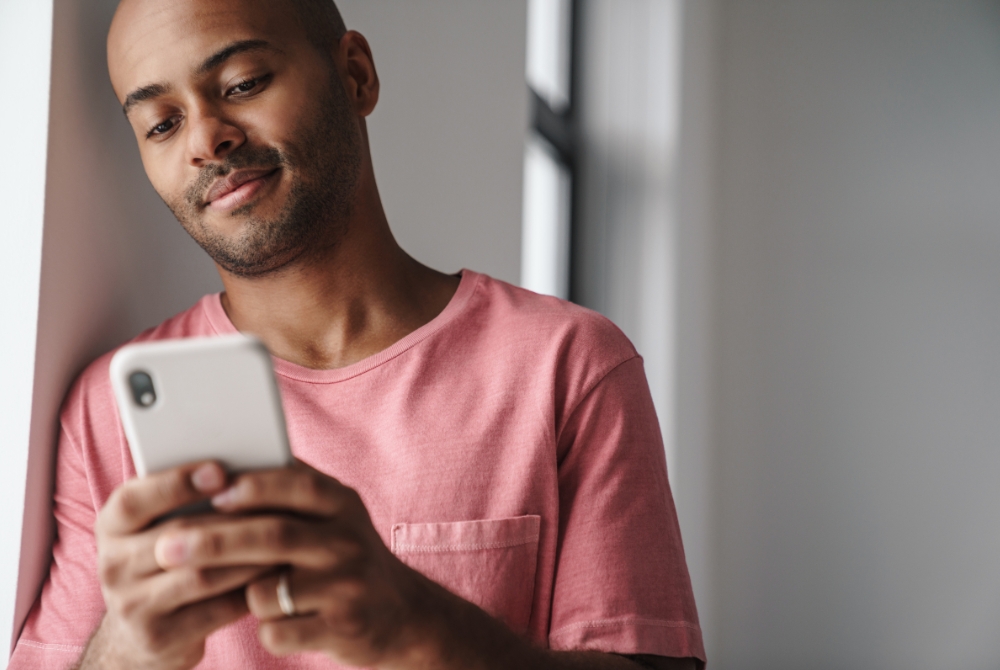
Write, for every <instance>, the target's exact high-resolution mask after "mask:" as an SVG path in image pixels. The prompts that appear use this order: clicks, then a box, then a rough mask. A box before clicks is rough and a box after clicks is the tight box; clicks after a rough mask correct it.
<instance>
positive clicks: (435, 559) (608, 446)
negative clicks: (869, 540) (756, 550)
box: [10, 0, 704, 670]
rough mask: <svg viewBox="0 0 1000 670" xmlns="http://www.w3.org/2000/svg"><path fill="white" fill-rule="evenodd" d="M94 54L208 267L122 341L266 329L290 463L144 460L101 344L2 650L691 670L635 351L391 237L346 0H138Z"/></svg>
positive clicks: (363, 70) (555, 308)
mask: <svg viewBox="0 0 1000 670" xmlns="http://www.w3.org/2000/svg"><path fill="white" fill-rule="evenodd" d="M108 64H109V70H110V74H111V80H112V83H113V86H114V89H115V91H116V93H117V95H118V98H119V100H120V102H121V103H122V105H123V107H124V111H125V114H126V116H127V118H128V121H129V123H130V124H131V126H132V128H133V130H134V131H135V135H136V139H137V141H138V144H139V150H140V154H141V156H142V160H143V164H144V166H145V169H146V172H147V175H148V176H149V179H150V181H151V182H152V184H153V186H154V187H155V188H156V189H157V191H158V192H159V193H160V195H161V196H162V197H163V199H164V201H165V202H166V203H167V204H168V205H169V206H170V207H171V209H172V210H173V212H174V213H175V214H176V216H177V218H178V220H179V221H180V222H181V224H182V225H183V226H184V227H185V229H186V230H187V231H188V232H189V233H190V234H191V236H192V237H193V238H194V239H195V240H196V241H197V242H198V243H199V244H200V245H201V246H202V247H203V248H204V249H205V250H206V251H207V252H208V253H209V254H210V255H211V257H212V258H213V260H214V261H215V263H216V265H217V267H218V269H219V273H220V275H221V277H222V280H223V283H224V286H225V292H224V293H223V294H221V295H213V296H206V297H205V298H204V299H202V300H201V301H200V302H199V303H198V304H197V305H195V307H193V308H192V309H190V310H188V311H187V312H184V313H183V314H180V315H178V316H176V317H174V318H172V319H170V320H168V321H167V322H165V323H164V324H162V325H160V326H159V327H157V328H155V329H153V330H151V331H148V332H146V333H144V334H143V335H141V336H140V337H139V338H138V339H140V340H154V339H164V338H172V337H190V336H210V335H218V334H225V333H233V332H236V331H242V332H247V333H253V334H255V335H256V336H258V337H260V338H261V339H262V340H263V341H264V342H265V343H266V344H267V346H268V348H269V349H270V350H271V352H272V354H273V355H274V361H275V371H276V374H277V377H278V380H279V385H280V386H281V390H282V396H283V399H284V405H285V411H286V414H287V419H288V429H289V438H290V441H291V444H292V448H293V451H294V453H295V455H296V457H297V459H298V462H297V463H296V465H294V466H293V467H290V468H286V469H280V470H274V471H266V472H257V473H250V474H244V475H241V476H238V477H235V478H228V477H227V475H226V473H225V472H224V471H223V470H222V469H221V468H220V467H219V465H217V464H215V463H194V464H191V465H189V466H185V467H181V468H178V469H175V470H171V471H168V472H162V473H158V474H154V475H151V476H149V477H146V478H143V479H141V480H140V479H135V478H134V474H135V470H134V468H133V465H132V462H131V459H130V457H129V455H128V446H127V444H126V443H125V439H124V436H123V434H122V431H121V427H120V424H119V422H118V417H117V412H116V410H115V406H114V402H113V399H112V394H111V391H110V383H109V380H108V361H109V357H108V356H105V357H102V358H101V359H99V360H98V361H96V362H95V363H94V364H92V365H91V366H90V367H89V368H88V369H87V370H86V371H85V372H84V374H83V375H81V378H80V379H79V380H78V382H77V383H76V385H75V386H74V388H73V390H72V391H71V392H70V395H69V397H68V399H67V402H66V404H65V407H64V410H63V413H62V436H61V439H60V447H59V457H58V471H57V483H56V494H55V514H56V520H57V525H58V540H57V542H56V545H55V547H54V549H53V564H52V568H51V571H50V575H49V579H48V581H47V583H46V585H45V587H44V590H43V593H42V595H41V596H40V598H39V601H38V602H37V603H36V605H35V607H34V608H33V610H32V612H31V614H30V616H29V620H28V622H27V624H26V626H25V629H24V631H23V633H22V635H21V638H20V640H19V642H18V644H17V647H16V649H15V652H14V655H13V658H12V661H11V666H10V667H12V668H58V667H70V666H73V667H79V668H104V669H114V668H149V669H159V668H171V669H173V668H191V667H195V666H197V667H199V668H239V667H254V668H307V669H311V668H336V667H344V666H351V667H361V666H363V667H377V668H398V669H401V670H402V669H414V670H416V669H422V668H442V669H451V668H484V669H486V668H557V669H558V668H567V669H571V668H580V669H588V668H592V669H595V670H598V669H605V668H606V669H609V670H613V669H621V670H628V669H629V668H639V667H652V668H671V669H679V668H695V667H699V666H700V665H701V664H702V663H703V661H704V652H703V649H702V643H701V635H700V631H699V628H698V622H697V614H696V612H695V607H694V601H693V598H692V596H691V590H690V583H689V579H688V576H687V569H686V567H685V564H684V556H683V549H682V547H681V543H680V536H679V530H678V527H677V522H676V517H675V513H674V509H673V503H672V501H671V497H670V491H669V487H668V484H667V479H666V470H665V463H664V458H663V448H662V444H661V442H660V438H659V430H658V428H657V425H656V419H655V414H654V411H653V407H652V403H651V401H650V398H649V393H648V390H647V388H646V384H645V379H644V376H643V373H642V366H641V360H640V359H639V358H638V356H637V355H636V353H635V351H634V349H633V348H632V346H631V345H630V344H629V343H628V341H627V340H626V339H625V338H624V336H622V335H621V333H620V332H618V331H617V330H616V329H615V328H614V327H613V326H612V325H611V324H610V323H609V322H607V321H606V320H604V319H603V318H601V317H599V316H597V315H596V314H593V313H591V312H588V311H586V310H583V309H581V308H578V307H575V306H573V305H570V304H568V303H564V302H561V301H558V300H555V299H552V298H545V297H541V296H537V295H534V294H531V293H529V292H527V291H523V290H520V289H517V288H515V287H512V286H509V285H507V284H504V283H502V282H498V281H495V280H492V279H490V278H488V277H485V276H483V275H479V274H476V273H474V272H470V271H464V272H463V273H461V275H460V276H449V275H444V274H441V273H438V272H435V271H433V270H431V269H429V268H426V267H424V266H422V265H420V264H419V263H417V262H416V261H415V260H413V259H412V258H410V257H409V256H407V255H406V254H405V253H404V252H403V251H402V250H401V249H400V248H399V246H398V245H397V244H396V243H395V241H394V239H393V237H392V235H391V233H390V231H389V227H388V224H387V222H386V219H385V215H384V213H383V210H382V207H381V204H380V200H379V195H378V190H377V188H376V185H375V179H374V173H373V169H372V164H371V157H370V154H369V149H368V138H367V130H366V126H365V117H367V115H368V114H370V113H371V112H372V110H373V109H374V107H375V105H376V102H377V100H378V94H379V83H378V77H377V75H376V72H375V67H374V63H373V60H372V56H371V52H370V50H369V47H368V44H367V43H366V41H365V39H364V38H363V37H362V36H361V35H359V34H358V33H356V32H347V31H346V30H345V28H344V26H343V22H342V20H341V18H340V15H339V13H337V11H336V8H335V7H334V6H333V4H332V3H331V2H329V0H285V1H282V2H279V1H277V0H213V1H211V2H208V1H206V0H172V1H171V2H169V3H159V2H153V1H152V0H124V1H123V2H122V3H121V5H120V6H119V8H118V12H117V13H116V16H115V19H114V21H113V23H112V26H111V30H110V32H109V36H108ZM206 498H208V499H211V501H212V504H213V506H214V508H215V513H212V514H207V515H203V516H199V517H196V518H186V519H172V520H170V521H166V522H159V523H157V522H156V521H157V519H159V518H160V517H162V516H163V515H164V514H165V513H167V512H170V511H171V510H173V509H176V508H178V507H181V506H183V505H186V504H189V503H192V502H195V501H197V500H202V499H206Z"/></svg>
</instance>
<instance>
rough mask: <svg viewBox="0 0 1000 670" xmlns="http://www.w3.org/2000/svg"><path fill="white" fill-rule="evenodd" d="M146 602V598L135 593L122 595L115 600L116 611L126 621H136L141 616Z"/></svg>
mask: <svg viewBox="0 0 1000 670" xmlns="http://www.w3.org/2000/svg"><path fill="white" fill-rule="evenodd" d="M145 603H146V599H145V598H140V597H138V596H136V595H135V594H129V595H125V596H121V597H119V598H118V599H117V600H116V602H115V611H116V612H117V613H118V616H119V617H120V618H121V619H123V620H124V621H136V620H138V619H139V618H140V614H141V613H142V611H143V607H144V605H145Z"/></svg>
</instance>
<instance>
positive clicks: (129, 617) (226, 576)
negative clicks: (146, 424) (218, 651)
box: [80, 463, 265, 670]
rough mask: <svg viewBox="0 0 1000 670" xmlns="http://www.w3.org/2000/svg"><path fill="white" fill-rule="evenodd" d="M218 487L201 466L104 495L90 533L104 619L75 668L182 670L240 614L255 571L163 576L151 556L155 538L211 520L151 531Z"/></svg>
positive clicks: (218, 477) (189, 570)
mask: <svg viewBox="0 0 1000 670" xmlns="http://www.w3.org/2000/svg"><path fill="white" fill-rule="evenodd" d="M225 486H226V475H225V472H224V471H223V469H222V468H221V467H220V466H219V465H218V464H215V463H203V464H194V465H190V466H184V467H181V468H176V469H174V470H169V471H165V472H161V473H157V474H153V475H150V476H148V477H143V478H141V479H133V480H130V481H128V482H125V483H124V484H122V485H121V486H120V487H118V488H117V489H116V490H115V491H114V493H112V494H111V497H110V498H108V501H107V503H106V504H105V505H104V507H103V509H102V510H101V512H100V514H99V515H98V518H97V525H96V528H95V534H96V537H97V554H98V574H99V578H100V582H101V590H102V592H103V594H104V602H105V604H106V606H107V613H106V615H105V617H104V620H103V621H102V623H101V626H100V628H99V629H98V631H97V633H96V634H95V635H94V637H93V639H92V640H91V643H90V644H89V645H88V647H87V650H86V651H85V652H84V656H83V659H82V660H81V664H80V667H81V668H88V667H95V668H96V667H100V668H103V669H109V670H110V669H111V668H147V669H150V670H159V669H164V670H167V669H170V670H173V669H175V668H177V669H181V668H190V667H192V666H194V665H196V664H197V663H198V662H199V661H200V660H201V658H202V656H203V654H204V647H205V638H206V637H207V636H208V635H209V634H210V633H211V632H212V631H214V630H216V629H217V628H220V627H221V626H224V625H226V624H228V623H230V622H232V621H235V620H236V619H239V618H240V617H242V616H244V615H245V614H246V613H247V607H246V600H245V598H244V595H243V587H244V585H245V584H247V583H248V582H250V581H252V580H254V579H257V578H259V577H260V576H261V575H262V574H263V573H264V572H265V570H264V569H262V568H261V567H259V566H251V567H247V566H245V565H244V566H227V567H224V568H209V569H201V568H198V567H184V568H179V569H173V570H168V571H164V570H163V569H162V568H161V567H160V565H159V564H158V563H157V560H156V557H155V555H154V547H155V546H156V543H157V539H158V538H159V537H160V536H161V535H163V534H164V533H172V532H177V531H178V529H180V528H193V527H197V526H198V525H199V524H201V523H205V522H206V521H207V520H208V519H209V518H211V517H202V518H188V519H175V520H171V521H167V522H164V523H161V524H158V525H155V526H152V527H150V524H151V523H153V522H154V521H155V520H156V519H158V518H159V517H161V516H163V515H164V514H166V513H168V512H170V511H173V510H175V509H177V508H178V507H181V506H183V505H186V504H189V503H193V502H197V501H198V500H204V499H206V498H207V497H209V496H210V495H212V494H215V493H218V492H219V491H221V490H223V489H224V488H225Z"/></svg>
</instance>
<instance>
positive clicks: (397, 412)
mask: <svg viewBox="0 0 1000 670" xmlns="http://www.w3.org/2000/svg"><path fill="white" fill-rule="evenodd" d="M234 332H236V331H235V328H234V327H233V325H232V323H231V322H230V321H229V319H228V318H227V316H226V314H225V312H224V311H223V309H222V305H221V303H220V301H219V296H218V295H209V296H206V297H205V298H203V299H202V300H201V301H199V302H198V303H197V304H196V305H195V306H194V307H192V308H191V309H189V310H188V311H186V312H184V313H182V314H179V315H178V316H175V317H173V318H172V319H170V320H168V321H166V322H164V323H163V324H161V325H160V326H158V327H157V328H154V329H152V330H150V331H147V332H145V333H143V334H142V335H140V336H139V337H138V338H137V339H138V340H157V339H167V338H178V337H192V336H211V335H221V334H228V333H234ZM109 361H110V354H108V355H105V356H103V357H101V358H99V359H98V360H97V361H95V362H94V363H93V364H92V365H91V366H90V367H88V368H87V370H86V371H85V372H84V373H83V374H82V375H81V376H80V379H79V380H78V381H77V382H76V384H75V385H74V387H73V389H72V391H71V392H70V394H69V397H68V398H67V400H66V404H65V407H64V409H63V412H62V434H61V438H60V442H59V455H58V469H57V475H56V492H55V517H56V523H57V528H58V541H57V542H56V544H55V546H54V548H53V562H52V568H51V570H50V573H49V578H48V581H47V582H46V583H45V586H44V589H43V591H42V594H41V596H40V598H39V600H38V601H37V602H36V603H35V606H34V608H33V609H32V611H31V614H30V615H29V618H28V621H27V624H26V625H25V627H24V630H23V632H22V634H21V637H20V640H19V641H18V643H17V646H16V648H15V650H14V654H13V657H12V659H11V664H10V666H9V667H10V668H12V669H21V668H24V669H28V668H30V669H32V670H35V669H37V668H53V669H55V668H65V667H67V666H69V665H70V664H71V663H72V662H73V661H75V660H76V659H77V658H78V657H79V655H80V652H81V651H82V649H83V646H84V645H85V644H86V642H87V640H88V638H89V636H90V634H91V633H92V632H93V630H94V629H95V627H96V626H97V625H98V623H99V621H100V618H101V616H102V614H103V612H104V601H103V599H102V597H101V591H100V586H99V584H98V581H97V574H96V547H95V542H94V534H93V526H94V521H95V518H96V515H97V512H98V510H99V509H100V508H101V506H102V505H103V504H104V502H105V500H107V498H108V496H109V495H110V493H111V492H112V491H113V490H114V489H115V487H117V486H118V485H119V484H121V483H122V482H123V481H125V480H126V479H128V478H130V477H134V476H135V469H134V467H133V465H132V459H131V457H130V456H129V450H128V445H127V443H126V441H125V436H124V433H123V432H122V428H121V424H120V422H119V419H118V412H117V409H116V407H115V402H114V399H113V397H112V391H111V385H110V382H109V378H108V364H109ZM274 366H275V371H276V373H277V378H278V384H279V386H280V388H281V393H282V398H283V402H284V407H285V413H286V415H287V420H288V432H289V439H290V441H291V445H292V451H293V452H294V454H295V455H296V456H297V457H298V458H299V459H301V460H302V461H305V462H306V463H308V464H310V465H312V466H313V467H315V468H317V469H319V470H322V471H323V472H326V473H328V474H330V475H331V476H333V477H335V478H337V479H338V480H340V481H341V482H343V483H345V484H347V485H349V486H351V487H353V488H355V489H356V490H357V491H358V492H359V493H360V494H361V497H362V499H363V500H364V502H365V505H366V506H367V507H368V510H369V512H370V514H371V518H372V521H373V522H374V524H375V528H376V529H377V530H378V532H379V533H380V534H381V536H382V538H383V539H384V540H385V543H386V545H388V546H389V547H390V548H391V549H392V551H393V552H394V553H395V554H396V555H397V556H399V558H400V559H401V560H403V561H404V562H406V563H407V564H409V565H411V566H413V567H414V568H416V569H417V570H420V571H421V572H423V573H424V574H426V575H428V576H429V577H431V578H432V579H434V580H436V581H438V582H440V583H441V584H443V585H444V586H446V587H448V588H449V589H451V590H452V591H454V592H455V593H457V594H459V595H461V596H463V597H465V598H467V599H468V600H471V601H472V602H475V603H477V604H479V605H480V606H481V607H483V608H484V609H485V610H486V611H487V612H490V613H491V614H493V615H495V616H497V617H498V618H500V619H501V620H503V621H505V622H506V623H507V624H508V625H509V626H510V627H511V628H513V629H514V630H516V631H518V632H520V633H523V634H525V635H527V636H528V637H530V638H531V639H532V640H534V641H535V642H537V643H538V644H541V645H547V646H549V647H551V648H553V649H593V650H602V651H614V652H618V653H625V654H640V653H641V654H658V655H662V656H674V657H689V656H694V657H697V658H700V659H702V660H704V658H705V654H704V649H703V647H702V640H701V631H700V629H699V627H698V615H697V612H696V610H695V603H694V598H693V596H692V593H691V584H690V579H689V577H688V572H687V566H686V565H685V562H684V550H683V547H682V545H681V537H680V530H679V528H678V525H677V517H676V513H675V511H674V504H673V500H672V498H671V494H670V488H669V485H668V483H667V472H666V463H665V459H664V452H663V444H662V441H661V438H660V431H659V427H658V425H657V421H656V415H655V412H654V409H653V404H652V401H651V399H650V395H649V390H648V388H647V385H646V380H645V376H644V374H643V369H642V360H641V359H640V358H639V356H638V355H637V354H636V352H635V349H634V348H633V347H632V345H631V344H630V343H629V341H628V340H627V339H626V338H625V336H624V335H622V333H621V332H620V331H619V330H618V329H617V328H615V327H614V325H612V324H611V322H609V321H608V320H607V319H605V318H603V317H601V316H599V315H598V314H595V313H594V312H591V311H588V310H586V309H583V308H581V307H578V306H575V305H572V304H570V303H567V302H563V301H560V300H557V299H555V298H549V297H543V296H539V295H536V294H534V293H531V292H529V291H525V290H522V289H519V288H516V287H514V286H511V285H509V284H506V283H504V282H501V281H497V280H494V279H491V278H489V277H487V276H485V275H482V274H478V273H475V272H470V271H468V270H466V271H464V272H463V273H462V280H461V283H460V285H459V288H458V290H457V292H456V293H455V296H454V297H453V298H452V300H451V301H450V303H449V304H448V306H447V307H446V308H445V309H444V311H443V312H442V313H441V314H440V315H439V316H438V317H437V318H435V319H434V320H433V321H431V322H430V323H428V324H426V325H424V326H423V327H421V328H419V329H417V330H416V331H414V332H412V333H410V334H409V335H408V336H406V337H404V338H403V339H402V340H400V341H399V342H397V343H396V344H394V345H393V346H391V347H389V348H388V349H386V350H385V351H382V352H381V353H378V354H376V355H374V356H371V357H370V358H367V359H365V360H363V361H360V362H358V363H355V364H353V365H350V366H348V367H346V368H340V369H335V370H310V369H307V368H303V367H299V366H297V365H294V364H292V363H289V362H287V361H284V360H280V359H275V360H274ZM337 667H339V666H337V665H335V664H334V663H332V662H331V661H329V660H328V659H326V658H325V657H324V656H321V655H318V654H302V655H298V656H291V657H286V658H282V659H278V658H274V657H272V656H271V655H270V654H268V653H267V652H266V651H265V650H264V649H263V648H262V647H261V646H260V644H259V643H258V641H257V636H256V622H255V621H254V620H253V618H252V617H249V616H248V617H246V618H244V619H243V620H241V621H239V622H237V623H235V624H233V625H231V626H228V627H226V628H224V629H222V630H219V631H217V632H216V633H215V634H213V635H212V636H211V637H209V639H208V643H207V645H206V653H205V658H204V660H203V661H202V663H201V664H199V665H198V668H219V669H229V668H262V669H275V670H277V669H279V668H303V669H312V668H317V669H318V668H327V669H329V668H337Z"/></svg>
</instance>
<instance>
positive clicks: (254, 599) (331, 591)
mask: <svg viewBox="0 0 1000 670" xmlns="http://www.w3.org/2000/svg"><path fill="white" fill-rule="evenodd" d="M278 579H279V575H277V574H272V575H268V576H266V577H263V578H261V579H258V580H256V581H254V582H252V583H250V584H248V585H247V588H246V594H247V606H248V607H249V608H250V613H251V614H253V615H254V616H255V617H257V618H258V619H260V620H261V621H272V620H276V619H283V618H285V617H286V616H287V615H286V614H285V613H284V612H283V611H282V610H281V604H280V603H279V601H278ZM288 591H289V595H290V596H291V597H292V602H293V603H294V604H295V614H296V615H297V616H302V615H308V614H314V613H316V612H320V611H322V612H323V613H324V614H326V615H328V616H329V617H331V618H347V617H349V616H350V615H351V614H352V612H353V610H354V606H355V603H357V602H358V601H359V599H360V598H361V596H362V594H363V586H362V584H361V583H360V582H359V581H358V580H357V579H355V578H352V577H346V576H345V577H340V578H338V577H332V578H331V577H330V575H329V574H319V573H315V572H307V571H303V570H289V572H288Z"/></svg>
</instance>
